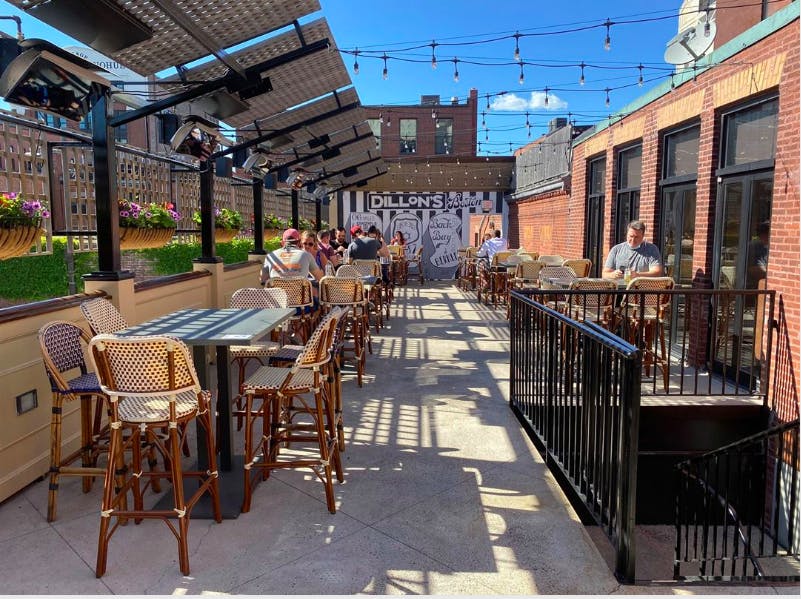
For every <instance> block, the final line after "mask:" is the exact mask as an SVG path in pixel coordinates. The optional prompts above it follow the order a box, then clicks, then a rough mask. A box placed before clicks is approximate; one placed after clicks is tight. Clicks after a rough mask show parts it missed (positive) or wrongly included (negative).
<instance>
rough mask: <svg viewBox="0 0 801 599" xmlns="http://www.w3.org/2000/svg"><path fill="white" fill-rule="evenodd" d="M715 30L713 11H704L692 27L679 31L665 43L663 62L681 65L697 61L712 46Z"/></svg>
mask: <svg viewBox="0 0 801 599" xmlns="http://www.w3.org/2000/svg"><path fill="white" fill-rule="evenodd" d="M716 31H717V27H716V26H715V11H713V10H710V11H709V12H708V13H707V12H704V13H703V14H702V15H701V16H700V17H699V18H698V20H697V21H696V22H695V24H694V25H693V26H692V27H688V28H687V29H684V30H682V31H679V33H678V35H676V36H675V37H674V38H673V39H671V40H670V41H669V42H668V43H667V48H666V49H665V62H669V63H670V64H677V65H682V64H688V63H691V62H695V61H697V60H698V59H700V58H701V57H702V56H704V54H706V53H707V52H709V50H710V48H712V44H713V43H714V41H715V33H716Z"/></svg>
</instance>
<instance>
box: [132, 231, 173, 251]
mask: <svg viewBox="0 0 801 599" xmlns="http://www.w3.org/2000/svg"><path fill="white" fill-rule="evenodd" d="M173 235H175V229H139V228H136V227H120V249H121V250H146V249H150V248H160V247H162V246H164V245H167V242H169V241H170V239H172V236H173Z"/></svg>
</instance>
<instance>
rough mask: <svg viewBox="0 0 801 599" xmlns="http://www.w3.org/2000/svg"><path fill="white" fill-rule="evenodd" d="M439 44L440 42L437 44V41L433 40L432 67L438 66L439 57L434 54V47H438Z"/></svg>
mask: <svg viewBox="0 0 801 599" xmlns="http://www.w3.org/2000/svg"><path fill="white" fill-rule="evenodd" d="M437 45H438V44H437V42H436V41H434V40H431V68H432V69H436V68H437V57H436V55H435V54H434V49H435V48H436V47H437Z"/></svg>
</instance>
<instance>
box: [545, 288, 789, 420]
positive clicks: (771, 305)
mask: <svg viewBox="0 0 801 599" xmlns="http://www.w3.org/2000/svg"><path fill="white" fill-rule="evenodd" d="M534 297H535V298H536V299H538V301H541V302H542V303H544V304H545V305H548V306H551V307H554V308H556V309H558V310H559V311H563V312H566V313H568V314H569V315H570V316H571V318H573V319H574V320H578V321H590V322H595V323H597V324H599V325H600V326H602V327H604V328H606V329H607V330H609V331H611V332H614V333H615V334H616V335H618V336H620V337H621V338H622V339H625V340H626V341H628V342H629V343H631V344H633V345H635V346H636V347H638V348H639V349H640V350H641V352H642V361H643V368H644V371H643V384H642V393H643V395H649V396H650V395H690V396H726V397H731V396H746V397H750V398H754V399H760V400H762V402H763V404H764V405H767V397H768V379H769V377H768V372H769V369H770V363H771V349H772V347H773V334H774V330H775V324H776V320H775V318H776V317H775V292H774V291H767V290H757V289H687V288H676V289H671V290H662V291H658V292H657V291H627V290H624V289H621V290H615V291H603V292H599V291H595V290H592V291H587V290H553V289H550V290H540V291H539V293H538V294H537V295H535V296H534Z"/></svg>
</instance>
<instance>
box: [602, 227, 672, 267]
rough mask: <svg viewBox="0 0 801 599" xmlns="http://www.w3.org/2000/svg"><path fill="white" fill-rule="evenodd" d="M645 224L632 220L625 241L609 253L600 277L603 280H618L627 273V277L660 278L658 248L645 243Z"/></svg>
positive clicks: (660, 257) (660, 260)
mask: <svg viewBox="0 0 801 599" xmlns="http://www.w3.org/2000/svg"><path fill="white" fill-rule="evenodd" d="M644 237H645V223H644V222H642V221H641V220H633V221H631V222H630V223H629V226H628V232H627V233H626V241H624V242H622V243H618V244H617V245H616V246H614V247H612V249H611V250H610V251H609V255H608V256H607V257H606V261H605V262H604V268H603V272H602V274H601V276H602V277H603V278H604V279H620V278H621V277H623V276H624V275H625V271H626V270H628V271H629V276H630V277H631V278H632V279H633V278H635V277H661V276H662V273H663V272H664V270H663V268H662V256H661V255H660V253H659V248H658V247H656V246H655V245H654V244H653V243H649V242H647V241H645V239H644Z"/></svg>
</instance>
